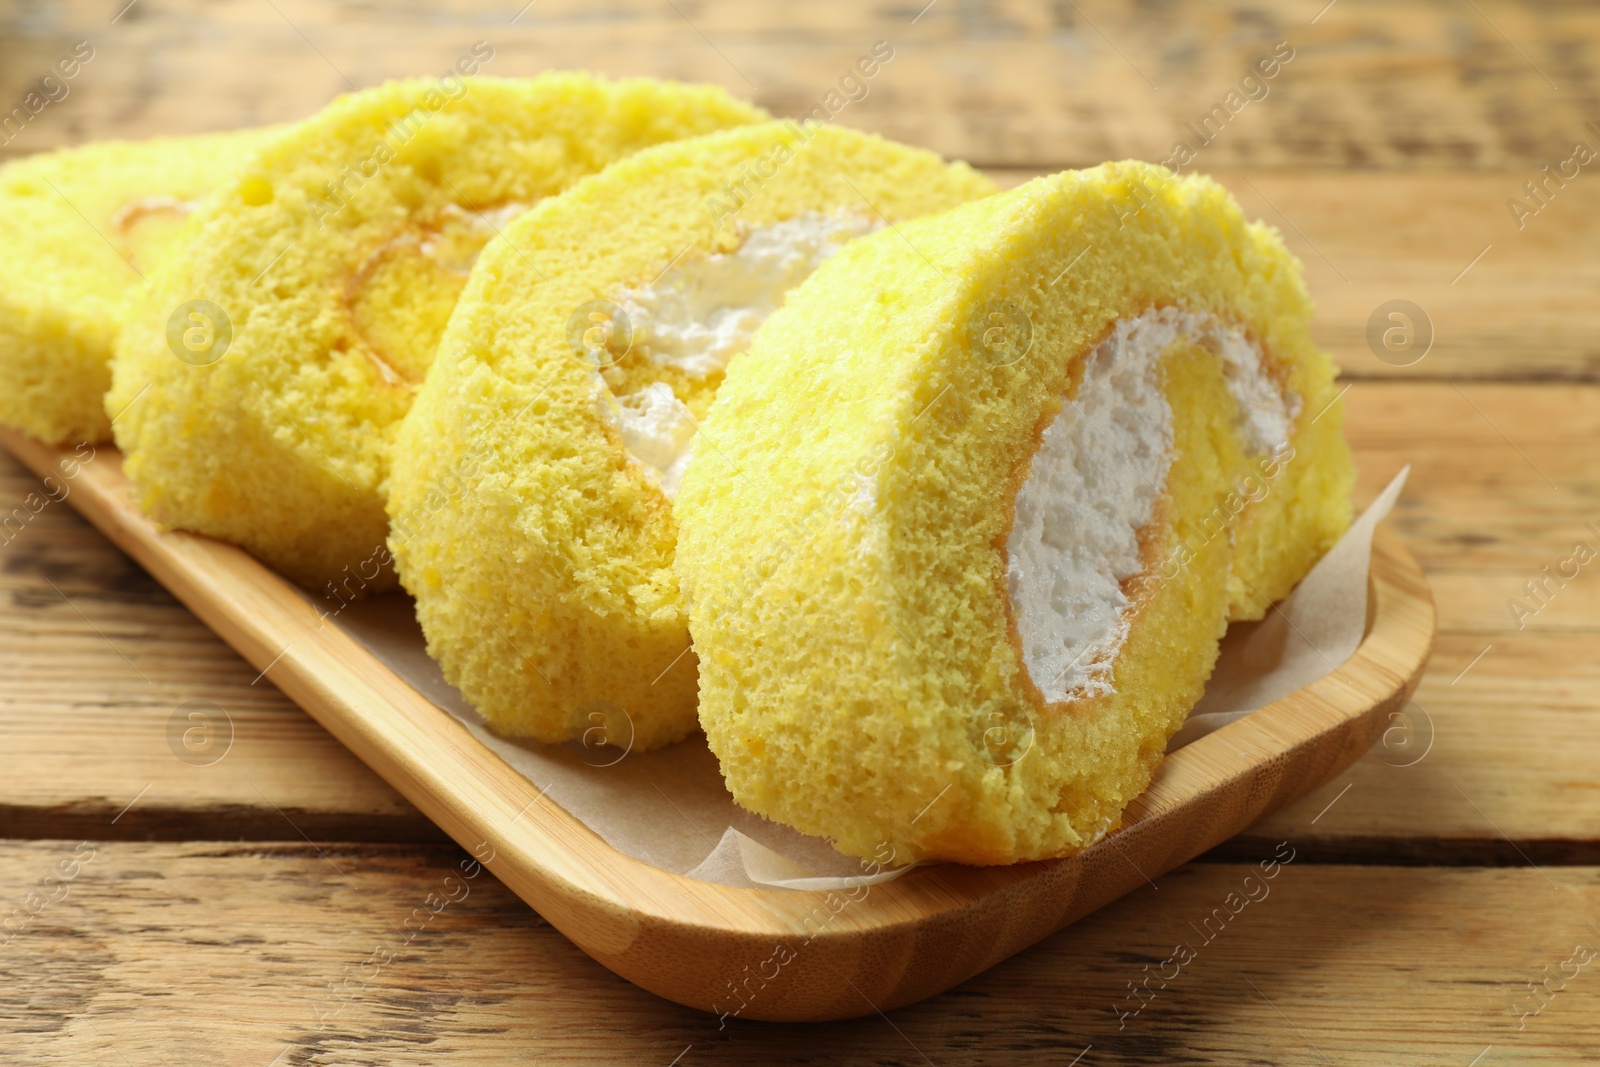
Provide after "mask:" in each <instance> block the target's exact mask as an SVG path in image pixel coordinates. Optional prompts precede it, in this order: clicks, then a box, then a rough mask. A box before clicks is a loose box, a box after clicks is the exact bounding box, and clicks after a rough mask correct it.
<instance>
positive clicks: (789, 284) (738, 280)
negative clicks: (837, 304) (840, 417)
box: [600, 213, 881, 496]
mask: <svg viewBox="0 0 1600 1067" xmlns="http://www.w3.org/2000/svg"><path fill="white" fill-rule="evenodd" d="M880 225H881V223H880V222H879V221H877V220H876V219H869V218H865V217H863V216H860V215H853V214H843V215H820V214H814V213H813V214H805V215H797V216H795V217H794V218H791V219H784V220H783V221H781V222H775V223H772V224H770V225H767V226H758V227H754V228H752V229H751V230H750V231H749V232H748V233H747V234H746V235H745V238H744V240H743V242H742V243H741V244H740V245H739V247H738V248H737V249H735V250H734V251H732V252H719V253H714V254H712V255H709V256H704V257H701V258H698V259H693V260H688V261H686V262H683V263H679V264H676V265H674V266H673V267H671V268H669V269H668V270H667V272H666V274H665V275H663V276H662V277H661V278H658V279H657V280H656V281H655V282H653V283H651V284H649V285H643V286H639V287H637V288H632V289H625V290H623V291H622V292H621V293H620V294H618V295H617V297H616V303H617V305H618V306H619V307H620V308H621V309H622V312H623V314H624V315H626V316H627V319H628V323H629V325H630V326H631V327H632V329H633V350H636V351H638V352H639V353H640V354H641V355H643V356H644V357H645V358H646V359H649V360H650V361H651V362H653V363H655V364H656V365H657V366H663V367H667V366H670V367H677V368H678V369H680V370H682V371H684V372H685V373H686V374H688V375H689V376H690V377H692V378H704V377H707V376H708V375H711V374H713V373H715V372H717V371H720V370H723V369H725V368H726V367H727V365H728V361H729V360H731V359H733V357H734V356H737V355H738V354H739V353H741V352H743V351H744V350H745V349H747V348H749V347H750V342H751V341H752V340H754V339H755V335H756V331H757V330H758V329H760V328H761V324H762V323H763V322H765V321H766V319H767V316H769V315H771V314H772V313H773V312H774V311H776V310H778V308H779V307H780V306H782V304H783V297H784V294H785V293H787V292H788V291H789V290H790V289H793V288H794V287H795V286H797V285H799V284H800V283H801V282H803V281H805V280H806V278H808V277H809V276H810V275H811V272H812V271H814V270H816V269H817V267H819V266H821V264H822V261H823V260H825V259H827V258H828V257H829V256H831V255H833V254H834V253H835V252H837V251H839V249H840V248H842V247H843V246H844V244H845V242H846V241H849V240H850V239H851V238H853V237H859V236H861V235H862V234H865V233H870V232H871V231H873V230H876V229H878V227H879V226H880ZM600 388H601V389H602V390H605V385H604V383H603V382H602V383H601V385H600ZM609 399H610V397H609V392H603V393H602V401H607V400H609ZM601 408H602V411H605V412H606V413H607V415H608V416H609V418H611V419H612V420H613V424H614V425H615V426H616V427H617V430H618V432H619V433H620V434H621V436H622V441H623V444H624V445H626V446H627V449H628V452H629V454H630V455H632V456H633V458H634V459H635V460H636V461H638V462H639V464H640V465H641V466H643V467H644V468H645V469H646V470H648V471H650V472H652V473H653V475H654V476H655V478H656V480H657V482H658V483H659V484H660V486H661V490H662V492H664V493H666V494H667V495H668V496H673V495H675V494H676V493H677V491H678V485H679V483H680V481H681V480H682V477H683V471H684V468H686V467H687V466H688V464H689V460H690V458H691V456H692V452H693V449H692V442H693V439H694V433H695V425H694V419H693V416H692V415H691V414H690V412H689V408H688V406H687V405H685V404H684V403H683V402H682V401H681V400H679V399H678V398H677V397H676V396H675V395H674V394H673V392H672V389H671V388H670V387H669V386H667V385H666V384H665V383H662V382H656V383H654V384H651V385H649V386H646V387H645V388H644V389H641V390H639V391H638V392H636V393H632V394H629V395H627V396H624V397H620V398H618V399H617V400H615V401H614V402H612V403H604V402H603V403H602V404H601Z"/></svg>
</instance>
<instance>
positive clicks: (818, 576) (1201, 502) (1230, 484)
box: [675, 163, 1352, 864]
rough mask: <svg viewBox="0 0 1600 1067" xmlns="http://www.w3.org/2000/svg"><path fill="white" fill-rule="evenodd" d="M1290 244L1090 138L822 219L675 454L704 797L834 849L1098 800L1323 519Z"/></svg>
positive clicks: (1177, 708)
mask: <svg viewBox="0 0 1600 1067" xmlns="http://www.w3.org/2000/svg"><path fill="white" fill-rule="evenodd" d="M1310 318H1311V304H1310V301H1309V299H1308V297H1307V295H1306V292H1305V289H1304V287H1303V285H1302V283H1301V278H1300V266H1299V264H1298V262H1297V261H1296V260H1295V259H1294V257H1293V256H1291V255H1290V254H1289V253H1288V251H1287V250H1286V249H1285V248H1284V246H1283V244H1282V242H1281V240H1280V239H1279V237H1278V235H1277V234H1276V233H1275V232H1274V231H1273V230H1271V229H1269V228H1268V227H1266V226H1263V225H1261V224H1259V223H1250V222H1247V221H1246V219H1245V218H1244V216H1243V215H1242V214H1241V212H1240V210H1239V207H1238V205H1237V204H1236V203H1235V202H1234V201H1233V200H1232V199H1231V198H1230V197H1229V196H1228V195H1227V194H1226V193H1225V192H1224V191H1223V190H1222V189H1221V188H1220V187H1219V186H1218V185H1216V184H1215V183H1214V182H1212V181H1210V180H1209V179H1205V178H1199V177H1187V178H1176V177H1174V176H1172V175H1171V174H1170V173H1169V172H1167V171H1165V170H1164V169H1161V168H1156V167H1151V166H1148V165H1145V164H1138V163H1118V164H1107V165H1104V166H1101V167H1096V168H1093V169H1090V170H1084V171H1069V172H1066V173H1063V174H1057V175H1054V176H1050V177H1045V178H1040V179H1037V180H1035V181H1032V182H1029V183H1028V184H1026V185H1023V186H1021V187H1019V188H1017V189H1014V190H1012V191H1009V192H1006V193H1002V194H999V195H997V196H994V197H990V198H988V199H985V200H980V201H977V202H974V203H971V204H967V205H964V206H962V207H958V208H955V209H953V210H951V211H948V212H946V213H944V214H941V215H937V216H932V217H929V218H925V219H920V220H916V221H912V222H908V223H905V224H904V225H901V226H899V227H897V228H896V230H895V231H894V232H887V231H885V232H880V233H877V234H873V235H870V236H866V237H863V238H861V239H859V240H857V241H855V242H852V243H851V244H849V245H848V246H846V247H845V248H844V250H842V251H841V252H840V253H839V254H838V255H836V256H834V257H833V258H831V259H830V260H828V261H827V262H826V263H824V264H823V265H822V266H821V267H820V268H819V269H818V270H817V271H816V272H815V273H814V274H812V275H811V277H810V278H809V279H808V280H807V281H806V282H805V283H804V284H803V285H801V286H800V287H799V288H797V289H795V290H793V291H792V292H791V293H790V294H789V297H788V299H787V301H786V302H785V305H784V306H783V307H782V308H781V309H779V310H778V311H777V312H776V313H774V314H773V316H772V317H771V318H770V319H768V320H767V322H766V323H765V325H764V326H763V327H762V330H761V332H760V333H759V334H758V335H757V336H756V339H755V341H754V343H753V344H752V346H751V348H750V350H749V351H748V352H747V353H746V354H744V355H743V356H741V357H740V359H738V360H737V361H735V362H734V363H733V364H732V365H731V367H730V368H729V371H728V374H727V378H726V380H725V381H724V383H723V385H722V387H721V389H720V391H719V393H718V399H717V403H716V405H715V406H714V407H713V408H712V410H711V412H710V413H709V415H708V417H707V418H706V419H704V420H703V421H702V423H701V436H702V437H703V438H704V439H706V440H707V441H709V442H715V444H716V448H715V449H711V448H707V449H706V450H705V452H704V454H702V455H701V456H699V458H697V459H696V461H695V462H694V463H692V464H691V465H690V466H689V467H688V469H687V470H686V471H685V472H684V475H683V484H682V487H681V489H680V490H679V493H678V496H677V498H676V504H675V514H676V519H677V522H678V525H679V530H678V544H677V555H676V569H677V574H678V577H679V581H680V583H681V588H682V591H683V596H684V598H685V600H686V601H687V602H688V604H689V613H690V628H691V631H692V633H693V636H694V648H695V653H696V654H697V655H698V657H699V660H700V709H699V712H700V721H701V723H702V724H703V726H704V727H705V731H706V735H707V738H708V740H709V742H710V744H711V747H712V749H713V751H714V752H715V753H716V755H717V757H718V759H719V760H720V761H721V765H722V770H723V773H724V775H725V777H726V779H727V783H728V786H729V788H730V789H731V790H732V792H733V795H734V797H735V799H737V800H738V801H739V803H740V804H742V805H744V806H745V807H747V808H750V809H751V810H754V811H756V812H759V813H761V814H763V815H766V816H768V817H770V818H773V819H775V820H778V821H780V822H783V823H786V824H789V825H791V826H794V827H796V828H798V829H800V830H802V831H805V832H807V833H812V834H818V835H822V836H826V837H830V838H832V839H833V840H834V841H835V842H836V844H837V845H838V847H839V848H841V849H843V850H844V851H846V852H848V853H851V854H854V855H859V856H877V857H879V858H880V859H881V857H882V856H884V855H885V854H888V852H889V851H892V854H893V856H894V858H895V860H896V861H897V862H906V861H911V860H917V859H930V858H933V859H947V860H956V861H961V862H966V863H979V864H995V863H1012V862H1018V861H1023V860H1031V859H1039V858H1044V857H1051V856H1060V855H1066V854H1070V853H1072V852H1075V851H1078V850H1081V849H1083V848H1085V847H1087V846H1089V845H1091V844H1093V843H1094V842H1095V841H1097V840H1099V839H1100V838H1101V837H1102V836H1103V835H1104V834H1106V833H1107V832H1108V831H1109V830H1111V829H1113V828H1114V827H1115V826H1116V825H1117V824H1118V821H1119V819H1120V817H1121V813H1122V811H1123V809H1124V807H1125V806H1126V805H1127V803H1128V802H1129V801H1130V800H1132V799H1133V798H1134V797H1135V796H1137V795H1138V794H1139V793H1140V792H1142V791H1143V790H1144V789H1145V787H1146V786H1147V785H1148V783H1149V781H1150V777H1151V774H1152V773H1153V770H1154V768H1155V767H1156V765H1157V764H1158V763H1159V761H1160V759H1161V757H1162V753H1163V751H1164V749H1165V746H1166V742H1167V740H1168V738H1169V737H1170V736H1171V734H1172V733H1173V732H1174V731H1175V730H1176V729H1177V727H1178V726H1179V725H1180V724H1181V722H1182V720H1183V718H1184V716H1185V715H1186V714H1187V712H1188V710H1189V709H1190V708H1191V707H1192V706H1193V704H1194V703H1195V701H1196V700H1197V699H1198V698H1199V696H1200V694H1201V691H1202V689H1203V686H1204V684H1205V681H1206V678H1207V677H1208V676H1209V674H1210V672H1211V670H1212V668H1213V666H1214V664H1215V660H1216V654H1217V646H1218V641H1219V639H1220V637H1221V635H1222V633H1223V631H1224V629H1225V628H1226V626H1227V623H1228V621H1229V619H1230V617H1246V616H1250V615H1259V614H1260V611H1261V610H1263V609H1264V607H1265V605H1266V602H1269V601H1270V600H1271V599H1275V598H1276V597H1278V596H1281V595H1282V594H1283V593H1284V592H1286V591H1287V590H1288V589H1290V588H1291V587H1292V586H1293V584H1294V583H1295V582H1296V581H1298V580H1299V578H1300V577H1301V576H1302V575H1303V574H1304V573H1305V571H1306V570H1307V569H1308V568H1309V567H1310V565H1311V564H1312V563H1313V562H1314V561H1315V560H1316V559H1317V558H1319V557H1320V555H1321V554H1322V552H1324V551H1325V550H1326V549H1327V548H1328V547H1329V546H1330V545H1331V544H1332V543H1333V541H1334V540H1335V539H1336V538H1337V537H1338V535H1339V534H1340V533H1341V532H1342V531H1343V529H1344V528H1345V526H1346V525H1347V524H1348V521H1349V514H1350V502H1349V495H1350V486H1351V481H1352V473H1351V466H1350V457H1349V452H1348V449H1347V448H1346V446H1345V445H1344V442H1343V439H1342V437H1341V436H1340V434H1339V425H1340V421H1341V411H1340V408H1339V405H1338V403H1337V400H1336V393H1335V391H1334V388H1333V380H1334V368H1333V365H1332V363H1331V362H1330V361H1329V359H1328V358H1327V356H1326V355H1324V354H1323V353H1321V352H1320V351H1318V350H1317V349H1316V348H1315V346H1314V345H1313V344H1312V342H1311V338H1310V334H1309V323H1310Z"/></svg>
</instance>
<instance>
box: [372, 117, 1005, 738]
mask: <svg viewBox="0 0 1600 1067" xmlns="http://www.w3.org/2000/svg"><path fill="white" fill-rule="evenodd" d="M991 192H993V186H992V185H991V183H990V182H989V181H988V180H987V179H985V178H983V177H981V176H979V175H978V174H976V173H975V172H973V171H972V170H971V169H970V168H968V167H966V166H965V165H963V164H948V163H945V162H944V161H942V160H940V159H939V158H938V157H937V156H935V155H933V154H932V153H930V152H926V151H922V150H920V149H913V148H907V147H905V146H903V145H897V144H894V143H892V142H889V141H885V140H883V139H881V138H878V137H874V136H870V135H867V134H862V133H856V132H852V131H849V130H844V129H836V128H818V127H815V126H801V125H797V124H795V123H792V122H791V123H770V124H764V125H760V126H749V127H744V128H741V129H737V130H733V131H729V132H725V133H718V134H712V135H710V136H707V137H702V138H698V139H695V140H692V141H682V142H676V143H674V144H671V145H665V146H662V147H659V148H654V149H651V150H649V151H647V152H641V153H639V154H638V155H635V156H632V157H630V158H628V159H626V160H624V161H622V162H621V163H617V164H615V165H613V166H612V167H610V168H609V169H607V170H606V171H604V172H603V173H601V174H600V175H597V176H596V177H593V178H590V179H588V180H586V181H584V182H583V183H581V184H579V185H578V186H576V187H574V188H573V189H571V190H570V191H568V192H567V193H565V194H564V195H562V196H560V197H558V198H555V199H552V200H548V201H546V202H545V203H543V204H541V205H540V206H539V207H538V208H536V209H534V210H533V211H530V212H529V213H528V214H527V215H526V216H524V217H523V218H521V219H519V220H518V221H517V222H516V223H514V224H512V225H511V226H510V227H509V228H508V229H507V231H506V240H505V241H504V242H497V243H495V244H494V245H491V246H490V247H489V248H488V249H486V250H485V252H484V255H483V258H482V259H481V260H480V261H479V263H478V266H477V269H476V270H475V271H474V272H473V275H472V280H471V282H470V283H469V285H468V287H467V290H466V292H465V293H464V294H463V295H462V298H461V301H460V303H459V305H458V306H457V308H456V312H455V315H454V316H453V317H452V318H451V320H450V325H449V329H448V330H447V331H446V334H445V337H444V340H443V342H442V343H441V345H440V354H439V359H438V362H437V363H436V364H435V365H434V368H433V370H432V371H431V372H430V373H429V376H428V380H427V382H426V383H425V384H424V386H423V388H422V390H421V391H420V392H419V394H418V397H417V403H416V405H415V407H414V408H413V409H412V411H411V414H410V415H409V416H408V417H407V419H406V420H405V423H404V425H403V428H402V430H401V434H400V438H399V441H398V442H397V445H396V449H395V468H394V475H393V479H392V491H391V494H390V498H389V512H390V516H391V519H392V523H393V529H392V533H391V546H392V548H393V551H394V556H395V559H396V561H397V563H398V566H399V571H400V575H401V579H402V581H403V582H404V584H405V586H406V588H407V589H409V590H410V591H411V593H412V594H413V595H414V596H415V597H416V600H417V615H418V618H419V619H420V620H421V622H422V627H423V630H424V632H425V633H426V634H427V637H428V647H429V651H430V652H432V654H433V655H434V657H435V658H436V659H437V660H438V661H439V663H440V664H441V666H442V667H443V669H444V674H445V677H447V678H448V679H449V680H450V681H451V682H452V683H454V684H455V685H457V686H458V687H460V689H461V691H462V693H463V694H465V696H466V697H467V699H468V700H470V701H471V702H472V703H473V705H474V706H475V707H476V708H477V709H478V711H479V712H481V713H482V714H483V716H484V717H485V718H486V719H487V720H488V721H489V722H490V723H491V724H492V725H493V726H494V727H495V728H496V729H498V730H500V731H501V732H504V733H508V734H516V735H525V736H531V737H535V738H538V739H540V740H544V741H559V740H563V739H568V738H577V737H582V738H584V739H585V740H586V741H588V742H591V743H593V742H599V741H604V742H608V743H610V744H612V745H616V746H619V747H626V746H628V745H631V746H632V747H634V748H646V747H650V746H652V745H658V744H663V743H666V742H669V741H673V740H676V739H678V738H681V737H683V736H684V735H685V734H686V733H688V732H689V731H691V730H692V729H694V726H695V671H696V664H695V656H694V653H693V652H691V651H690V650H689V630H688V620H687V615H686V613H685V610H684V607H683V604H682V602H681V601H680V599H679V595H678V584H677V580H676V578H675V577H674V575H673V569H672V561H673V551H674V544H675V542H676V536H677V533H676V526H675V524H674V521H673V517H672V497H673V494H674V493H675V492H676V490H677V486H678V483H679V481H680V479H681V478H682V476H683V472H684V471H685V469H692V467H693V464H694V463H698V462H703V457H705V456H707V455H710V454H713V453H715V452H716V450H717V449H718V447H720V446H721V445H722V444H723V442H722V441H720V440H717V439H715V438H714V437H707V436H705V435H703V434H700V433H698V432H697V429H696V428H697V427H698V426H699V424H700V422H701V421H702V420H703V419H705V417H706V413H707V411H708V410H709V408H710V406H711V402H712V398H713V397H714V395H715V394H716V391H717V388H718V386H719V385H720V384H721V382H722V380H723V375H724V373H725V371H726V368H727V367H728V366H729V364H730V361H732V362H733V363H734V364H737V361H738V359H740V358H743V357H742V356H741V355H740V353H742V352H743V351H744V350H745V348H746V347H748V346H749V344H750V341H751V338H752V337H753V336H755V334H756V331H757V329H758V327H760V325H761V323H762V322H763V320H765V319H766V317H767V316H768V315H769V314H771V313H772V312H773V311H774V310H775V309H777V308H778V307H779V306H781V305H782V303H783V301H784V299H785V294H786V293H787V292H788V291H789V290H790V289H791V288H792V287H794V286H796V285H798V284H800V283H801V282H802V281H804V280H805V278H806V277H807V276H808V275H809V274H810V273H811V271H813V270H814V269H816V267H817V265H818V264H820V263H822V262H824V261H825V260H827V259H828V258H829V257H830V256H833V255H835V254H836V253H837V252H838V251H839V249H841V248H844V247H848V243H849V242H850V241H851V240H853V239H855V238H857V237H859V236H861V235H863V234H867V233H870V232H873V231H875V230H879V229H883V228H885V227H888V228H892V227H894V226H895V225H897V224H898V223H900V222H901V221H903V220H906V219H909V218H912V217H914V216H918V215H923V214H926V213H929V212H934V211H941V210H944V209H947V208H950V207H953V206H955V205H957V204H961V203H963V202H965V201H968V200H971V199H973V198H974V197H980V196H984V195H987V194H989V193H991ZM792 356H793V358H794V359H795V361H796V363H797V366H796V369H795V373H796V376H797V378H799V379H805V378H809V377H810V373H809V371H807V370H806V369H805V366H804V364H806V363H807V362H808V361H809V355H808V353H807V352H805V351H803V350H796V351H795V352H793V353H792Z"/></svg>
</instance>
